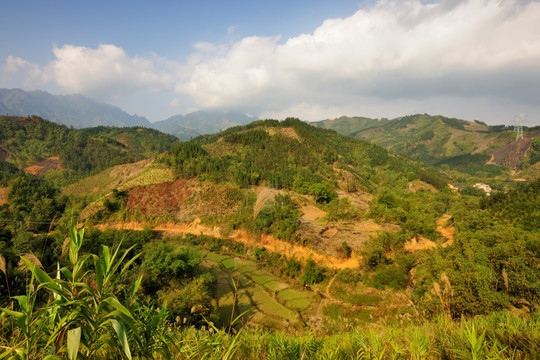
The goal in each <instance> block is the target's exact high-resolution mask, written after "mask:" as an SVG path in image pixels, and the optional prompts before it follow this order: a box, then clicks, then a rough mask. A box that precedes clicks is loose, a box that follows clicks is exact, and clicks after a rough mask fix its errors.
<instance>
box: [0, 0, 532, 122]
mask: <svg viewBox="0 0 540 360" xmlns="http://www.w3.org/2000/svg"><path fill="white" fill-rule="evenodd" d="M538 19H540V3H539V1H532V0H531V1H527V0H514V1H513V0H506V1H497V0H488V1H484V0H463V1H456V0H452V1H449V0H440V1H419V0H416V1H413V0H411V1H391V0H372V1H333V2H330V1H290V0H289V1H215V0H213V1H156V2H149V1H109V2H104V1H25V0H20V1H17V2H15V1H11V2H6V3H5V4H3V5H2V21H0V33H1V34H2V36H0V87H2V88H13V87H18V88H23V89H26V90H36V89H41V90H46V91H49V92H51V93H54V94H71V93H81V94H84V95H86V96H89V97H91V98H94V99H96V100H99V101H104V102H107V103H111V104H114V105H117V106H120V107H121V108H123V109H124V110H126V111H127V112H129V113H137V114H138V115H142V116H146V117H147V118H148V119H149V120H151V121H156V120H163V119H165V118H168V117H169V116H172V115H175V114H185V113H187V112H190V111H194V110H199V109H222V110H240V111H244V112H246V113H248V114H250V115H254V116H259V117H261V118H266V117H272V118H278V119H280V118H284V117H287V116H297V117H300V118H302V119H305V120H310V121H311V120H321V119H325V118H333V117H338V116H341V115H350V116H370V117H390V118H392V117H396V116H400V115H407V114H412V113H430V114H442V115H446V116H454V117H459V118H464V119H467V120H474V119H478V120H482V121H485V122H487V123H491V124H498V123H510V122H511V121H512V119H513V118H514V117H515V116H516V115H517V114H520V113H527V122H528V125H539V124H540V65H539V64H540V37H539V36H538V34H540V21H538Z"/></svg>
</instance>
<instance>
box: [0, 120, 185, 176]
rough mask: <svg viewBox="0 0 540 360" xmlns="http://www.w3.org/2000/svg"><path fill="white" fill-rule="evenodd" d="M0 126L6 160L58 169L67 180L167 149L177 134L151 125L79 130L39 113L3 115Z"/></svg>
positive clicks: (2, 155) (34, 168)
mask: <svg viewBox="0 0 540 360" xmlns="http://www.w3.org/2000/svg"><path fill="white" fill-rule="evenodd" d="M0 128H1V129H2V131H1V132H0V158H1V159H2V160H3V161H7V162H9V163H11V164H12V165H14V166H16V167H18V168H19V169H27V171H29V172H35V173H40V174H41V173H43V172H47V171H48V170H56V172H57V173H61V174H59V175H60V178H63V179H67V178H70V177H73V176H82V175H87V174H89V173H91V172H95V171H99V170H103V169H105V168H107V167H110V166H113V165H118V164H123V163H129V162H133V161H137V160H141V159H144V158H148V157H151V156H154V155H157V154H159V153H161V152H163V151H166V150H167V149H168V148H170V146H171V145H172V144H173V143H174V142H175V141H177V139H176V138H175V137H174V136H171V135H167V134H163V133H161V132H159V131H157V130H153V129H147V128H141V127H131V128H112V127H96V128H88V129H83V130H76V129H71V128H68V127H66V126H64V125H58V124H56V123H53V122H50V121H47V120H44V119H42V118H39V117H36V116H32V117H7V116H0ZM5 167H6V168H7V167H8V166H7V165H5Z"/></svg>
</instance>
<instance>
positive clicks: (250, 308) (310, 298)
mask: <svg viewBox="0 0 540 360" xmlns="http://www.w3.org/2000/svg"><path fill="white" fill-rule="evenodd" d="M205 266H207V267H208V268H209V269H211V271H214V272H215V273H216V275H217V278H218V279H219V281H218V289H217V305H218V306H219V309H220V317H221V319H222V321H224V322H228V321H229V320H230V318H231V312H232V308H233V303H234V302H235V297H236V303H235V306H234V307H235V311H234V314H235V315H234V316H238V315H239V314H241V313H243V312H245V311H247V313H246V314H245V315H244V316H243V318H242V321H243V322H244V323H246V324H250V325H258V326H264V327H267V328H268V327H269V328H284V327H285V328H301V327H303V325H304V324H303V320H302V317H303V315H304V316H305V313H304V314H302V313H303V312H309V310H310V309H311V308H312V307H315V306H316V305H317V304H316V300H317V298H316V296H315V295H314V294H313V292H311V291H308V290H305V289H303V288H302V287H300V286H299V285H293V284H290V283H288V282H286V281H284V280H282V279H280V278H279V277H277V276H274V275H272V274H271V273H269V272H268V271H266V270H264V269H260V268H258V266H257V264H256V263H255V262H253V261H250V260H245V259H240V258H235V257H230V256H226V255H220V254H215V253H210V252H207V253H206V255H205ZM235 287H236V288H237V291H236V295H235Z"/></svg>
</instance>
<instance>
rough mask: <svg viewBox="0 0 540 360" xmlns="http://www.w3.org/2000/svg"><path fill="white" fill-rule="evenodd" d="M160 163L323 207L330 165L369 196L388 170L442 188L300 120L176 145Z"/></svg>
mask: <svg viewBox="0 0 540 360" xmlns="http://www.w3.org/2000/svg"><path fill="white" fill-rule="evenodd" d="M288 129H292V130H293V131H292V132H287V131H288ZM162 160H163V161H164V162H165V163H167V164H168V165H170V166H172V167H174V168H176V169H177V171H178V172H179V173H180V174H181V175H182V176H185V177H194V176H199V177H202V178H203V179H206V178H208V179H209V180H211V181H213V182H222V181H230V182H233V183H236V184H238V185H240V186H242V187H248V186H256V185H263V184H264V185H266V186H269V187H272V188H275V189H287V190H294V191H296V192H298V193H300V194H310V195H313V196H315V197H316V198H317V200H318V201H319V202H324V203H327V202H329V201H330V200H332V197H333V195H332V192H333V191H334V189H335V188H336V185H337V184H336V182H337V179H336V176H335V172H334V168H333V167H334V165H337V166H338V167H339V168H341V169H347V170H348V171H351V172H353V173H354V174H355V181H353V182H352V183H351V184H350V185H351V186H359V187H361V188H363V189H367V190H372V189H373V187H374V186H375V182H376V181H377V180H376V176H377V174H378V173H381V172H384V171H386V170H390V171H395V172H399V173H406V174H408V176H411V177H412V178H422V180H424V181H426V182H429V183H432V184H433V185H434V186H436V187H443V186H444V181H443V180H442V179H441V178H440V177H439V176H438V175H437V174H436V173H435V172H433V171H432V170H428V169H426V168H420V167H419V166H418V165H416V164H414V163H413V162H411V161H408V160H407V159H405V158H397V157H394V156H391V155H390V154H388V152H386V151H384V150H383V149H381V148H380V147H378V146H374V145H370V144H367V143H365V142H363V141H358V140H355V139H351V138H346V137H343V136H339V135H338V134H337V133H335V132H334V131H331V130H321V129H319V130H317V129H315V128H314V127H312V126H310V125H308V124H306V123H304V122H301V121H299V120H298V119H286V120H284V121H282V122H278V121H276V120H266V121H256V122H253V123H251V124H249V125H247V126H244V127H241V128H230V129H227V130H226V131H223V132H221V133H219V134H216V135H212V136H205V137H200V138H197V139H195V140H193V141H190V142H186V143H179V144H177V145H176V146H175V147H173V148H172V149H171V150H170V152H169V153H168V155H167V156H164V157H163V158H162Z"/></svg>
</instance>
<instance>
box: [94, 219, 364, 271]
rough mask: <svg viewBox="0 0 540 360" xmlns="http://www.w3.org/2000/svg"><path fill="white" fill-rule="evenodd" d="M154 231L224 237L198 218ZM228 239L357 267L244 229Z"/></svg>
mask: <svg viewBox="0 0 540 360" xmlns="http://www.w3.org/2000/svg"><path fill="white" fill-rule="evenodd" d="M145 226H146V224H144V223H140V222H136V221H132V222H125V223H117V224H99V225H96V226H95V227H96V228H97V229H99V230H105V229H124V230H143V229H144V228H145ZM153 230H155V231H159V232H162V233H164V234H171V235H180V234H182V235H183V234H193V235H210V236H214V237H217V238H225V237H224V236H223V235H222V234H221V231H220V229H219V228H218V227H209V226H205V225H202V224H201V223H200V220H199V219H196V220H195V221H193V222H191V223H183V224H174V223H163V224H160V225H157V226H155V227H154V228H153ZM227 238H228V239H230V240H234V241H237V242H240V243H243V244H245V245H250V246H260V247H264V248H265V249H267V250H269V251H272V252H279V253H280V254H283V255H285V256H287V257H295V258H297V259H299V260H307V259H308V258H309V257H311V258H312V259H313V260H315V261H316V262H318V263H320V264H322V265H324V266H327V267H329V268H333V269H347V268H357V267H358V266H359V261H358V259H357V258H350V259H340V258H336V257H332V256H326V255H322V254H319V253H317V252H315V251H313V250H312V249H309V248H307V247H304V246H300V245H296V244H291V243H288V242H286V241H282V240H279V239H276V238H274V237H273V236H271V235H265V234H263V235H261V237H260V239H258V240H256V239H254V238H253V237H252V236H250V235H249V234H248V233H247V232H246V231H244V230H239V231H235V232H233V233H232V234H231V235H230V236H228V237H227Z"/></svg>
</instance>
